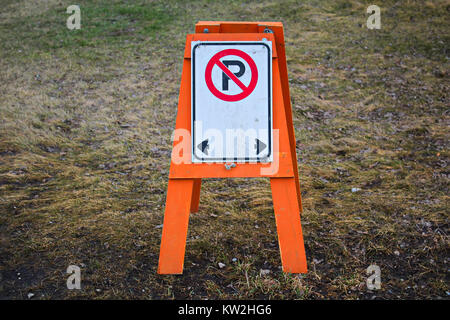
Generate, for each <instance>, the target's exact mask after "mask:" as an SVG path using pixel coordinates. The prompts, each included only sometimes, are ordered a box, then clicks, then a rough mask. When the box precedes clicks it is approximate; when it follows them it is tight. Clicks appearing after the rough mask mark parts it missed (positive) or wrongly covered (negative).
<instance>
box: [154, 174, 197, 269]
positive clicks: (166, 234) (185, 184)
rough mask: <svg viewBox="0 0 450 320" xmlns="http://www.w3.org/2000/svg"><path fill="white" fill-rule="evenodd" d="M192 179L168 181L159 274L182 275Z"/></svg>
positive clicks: (192, 186)
mask: <svg viewBox="0 0 450 320" xmlns="http://www.w3.org/2000/svg"><path fill="white" fill-rule="evenodd" d="M193 188H194V180H193V179H176V180H174V179H169V184H168V186H167V198H166V209H165V211H164V225H163V232H162V238H161V247H160V251H159V265H158V273H159V274H182V273H183V263H184V252H185V249H186V237H187V231H188V223H189V212H190V209H191V199H192V191H193Z"/></svg>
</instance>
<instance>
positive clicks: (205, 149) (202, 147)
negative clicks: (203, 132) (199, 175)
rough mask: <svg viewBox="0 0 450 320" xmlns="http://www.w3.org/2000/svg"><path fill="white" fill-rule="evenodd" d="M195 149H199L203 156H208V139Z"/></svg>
mask: <svg viewBox="0 0 450 320" xmlns="http://www.w3.org/2000/svg"><path fill="white" fill-rule="evenodd" d="M197 148H199V149H200V151H201V152H203V153H204V154H206V155H208V149H209V145H208V139H206V140H203V141H202V142H201V143H200V144H199V145H198V146H197Z"/></svg>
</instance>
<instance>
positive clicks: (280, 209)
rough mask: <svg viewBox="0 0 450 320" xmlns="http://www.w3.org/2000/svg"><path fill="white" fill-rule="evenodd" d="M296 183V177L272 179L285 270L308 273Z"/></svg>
mask: <svg viewBox="0 0 450 320" xmlns="http://www.w3.org/2000/svg"><path fill="white" fill-rule="evenodd" d="M295 184H296V182H295V178H271V179H270V185H271V188H272V200H273V209H274V211H275V221H276V224H277V232H278V243H279V246H280V254H281V262H282V265H283V271H284V272H289V273H306V272H307V266H306V254H305V247H304V244H303V235H302V225H301V223H300V207H299V206H298V201H297V190H296V187H295Z"/></svg>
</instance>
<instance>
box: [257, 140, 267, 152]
mask: <svg viewBox="0 0 450 320" xmlns="http://www.w3.org/2000/svg"><path fill="white" fill-rule="evenodd" d="M255 140H256V144H255V148H256V154H259V153H260V152H261V151H263V150H264V149H265V148H266V147H267V145H266V144H265V143H264V142H262V141H261V140H259V139H255Z"/></svg>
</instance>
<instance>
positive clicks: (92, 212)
mask: <svg viewBox="0 0 450 320" xmlns="http://www.w3.org/2000/svg"><path fill="white" fill-rule="evenodd" d="M71 4H72V3H71V2H70V1H65V0H47V1H31V0H22V1H13V0H6V1H0V70H1V71H0V298H2V299H108V298H115V299H181V298H187V299H205V298H208V299H448V297H449V296H450V288H449V262H450V261H449V238H448V232H449V219H448V218H449V211H448V210H449V209H448V208H449V202H448V201H449V197H448V195H449V168H448V164H449V151H448V147H449V130H448V128H449V120H450V117H449V116H450V115H449V105H450V104H449V97H448V92H449V85H450V82H449V66H450V64H449V45H450V37H449V32H448V31H449V30H450V2H449V1H444V0H442V1H439V0H436V1H383V2H379V3H378V5H379V6H380V7H381V29H378V30H376V29H375V30H368V29H367V27H366V21H367V18H368V16H369V14H367V13H366V9H367V7H368V6H369V5H370V4H373V3H371V2H369V1H356V0H340V1H318V0H306V1H290V0H288V1H206V0H205V1H174V0H168V1H141V0H139V1H118V0H114V1H78V4H79V5H80V8H81V29H80V30H68V29H67V27H66V20H67V18H68V16H69V14H67V13H66V8H67V7H68V6H69V5H71ZM200 20H232V21H281V22H283V24H284V27H285V37H286V54H287V60H288V71H289V82H290V89H291V100H292V108H293V118H294V126H295V134H296V143H297V156H298V164H299V172H300V183H301V188H302V196H303V206H304V213H303V215H302V226H303V232H304V240H305V246H306V253H307V258H308V268H309V272H308V273H307V274H305V275H289V274H284V273H282V272H281V269H280V266H281V262H280V257H279V248H278V241H277V237H276V228H275V221H274V215H273V208H272V200H271V192H270V185H269V181H268V180H267V179H210V180H206V181H205V182H204V184H203V186H202V194H201V202H200V210H199V212H198V213H195V214H192V215H191V218H190V224H189V233H188V239H187V247H186V258H185V270H184V274H183V275H182V276H161V275H158V274H157V273H156V268H157V262H158V254H159V244H160V239H161V231H162V229H161V227H162V221H163V212H164V204H165V193H166V187H167V179H168V170H169V161H170V152H171V133H172V130H173V129H174V126H175V118H176V108H177V100H178V90H179V83H180V77H181V66H182V62H183V50H184V45H185V37H186V34H188V33H192V32H193V29H194V25H195V23H196V22H197V21H200ZM354 188H357V189H354ZM352 189H353V191H352ZM355 190H356V191H355ZM218 263H223V264H225V267H224V268H219V267H218ZM371 264H376V265H378V266H379V267H380V270H381V289H380V290H373V291H370V290H368V289H367V287H366V279H367V274H366V269H367V267H368V266H369V265H371ZM69 265H77V266H79V267H80V268H81V290H68V289H67V287H66V280H67V278H68V276H69V275H68V274H67V273H66V270H67V267H68V266H69ZM261 270H269V272H268V273H267V272H263V273H265V274H262V273H261Z"/></svg>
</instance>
